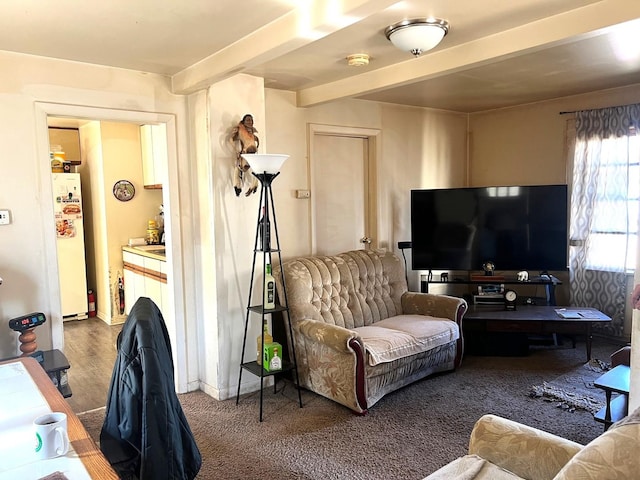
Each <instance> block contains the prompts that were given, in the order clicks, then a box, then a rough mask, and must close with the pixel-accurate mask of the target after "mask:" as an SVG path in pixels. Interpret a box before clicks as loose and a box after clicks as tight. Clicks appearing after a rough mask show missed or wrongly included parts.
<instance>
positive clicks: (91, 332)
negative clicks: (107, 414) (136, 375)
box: [64, 318, 122, 413]
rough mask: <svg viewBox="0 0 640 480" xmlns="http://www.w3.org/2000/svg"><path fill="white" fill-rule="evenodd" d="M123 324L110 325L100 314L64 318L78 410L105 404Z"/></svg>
mask: <svg viewBox="0 0 640 480" xmlns="http://www.w3.org/2000/svg"><path fill="white" fill-rule="evenodd" d="M120 330H122V325H107V324H106V323H105V322H103V321H102V320H100V319H98V318H89V319H87V320H75V321H68V322H64V354H65V356H66V357H67V360H69V365H70V366H71V368H69V370H68V371H67V375H68V378H69V386H70V387H71V391H72V393H73V394H72V395H71V397H69V398H67V402H68V403H69V405H71V408H72V410H73V411H74V412H75V413H80V412H85V411H87V410H93V409H94V408H99V407H104V406H105V405H106V402H107V393H108V391H109V383H110V382H111V372H112V371H113V365H114V363H115V360H116V353H117V352H116V339H117V337H118V334H119V333H120Z"/></svg>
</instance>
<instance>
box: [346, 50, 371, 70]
mask: <svg viewBox="0 0 640 480" xmlns="http://www.w3.org/2000/svg"><path fill="white" fill-rule="evenodd" d="M347 63H348V65H349V66H350V67H363V66H365V65H369V55H367V54H366V53H354V54H352V55H348V56H347Z"/></svg>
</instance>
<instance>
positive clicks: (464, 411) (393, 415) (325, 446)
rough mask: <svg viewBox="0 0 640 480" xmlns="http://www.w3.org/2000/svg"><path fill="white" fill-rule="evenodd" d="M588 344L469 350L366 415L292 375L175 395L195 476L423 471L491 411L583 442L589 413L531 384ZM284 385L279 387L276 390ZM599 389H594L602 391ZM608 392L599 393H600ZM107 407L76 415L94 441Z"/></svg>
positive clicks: (551, 375)
mask: <svg viewBox="0 0 640 480" xmlns="http://www.w3.org/2000/svg"><path fill="white" fill-rule="evenodd" d="M618 348H619V346H618V345H612V344H607V343H602V342H598V341H597V340H596V341H594V348H593V357H594V358H597V359H600V360H604V361H608V360H609V355H610V354H611V353H612V352H614V351H615V350H617V349H618ZM585 363H586V356H585V349H584V344H582V343H578V345H577V347H576V348H575V349H573V348H571V347H569V346H567V347H532V350H531V353H530V354H529V355H528V356H526V357H480V356H477V357H473V356H467V357H466V358H465V359H464V363H463V365H462V367H460V368H459V369H458V370H457V371H456V372H453V373H448V374H443V375H439V376H436V377H431V378H428V379H425V380H423V381H420V382H417V383H415V384H413V385H410V386H408V387H405V388H403V389H401V390H400V391H397V392H395V393H393V394H390V395H387V396H386V397H385V398H383V399H382V400H380V401H379V402H378V403H377V404H376V405H374V406H373V408H371V410H370V411H369V413H368V414H367V415H365V416H356V415H354V414H353V413H351V411H349V410H347V409H346V408H344V407H342V406H340V405H338V404H336V403H333V402H331V401H329V400H326V399H324V398H323V397H319V396H317V395H315V394H313V393H310V392H307V391H304V392H303V402H304V407H303V408H299V406H298V403H297V394H296V391H295V389H294V387H293V386H292V385H291V384H289V383H283V382H281V383H280V384H279V385H278V387H279V391H278V393H277V394H273V388H270V389H268V390H266V391H265V404H264V421H263V422H262V423H260V422H258V405H259V396H258V393H253V394H249V395H245V396H243V397H241V399H240V404H239V405H238V406H236V404H235V399H230V400H225V401H216V400H214V399H212V398H211V397H209V396H207V395H206V394H204V393H202V392H193V393H188V394H184V395H180V401H181V403H182V405H183V408H184V411H185V413H186V415H187V418H188V420H189V423H190V425H191V428H192V430H193V432H194V435H195V437H196V439H197V442H198V446H199V448H200V450H201V452H202V455H203V459H204V462H203V467H202V469H201V471H200V474H199V476H198V478H201V479H214V478H223V479H259V478H270V479H277V480H284V479H309V480H311V479H322V480H327V479H363V480H364V479H366V480H375V479H385V480H394V479H403V480H412V479H416V480H418V479H422V478H423V477H425V476H426V475H428V474H429V473H431V472H433V471H435V470H437V469H438V468H439V467H441V466H442V465H445V464H446V463H448V462H450V461H451V460H453V459H455V458H456V457H458V456H460V455H463V454H465V453H466V450H467V446H468V441H469V434H470V432H471V429H472V427H473V424H474V423H475V421H476V420H477V419H478V418H479V417H480V416H481V415H483V414H485V413H494V414H497V415H501V416H504V417H507V418H510V419H512V420H515V421H518V422H522V423H525V424H527V425H531V426H534V427H536V428H540V429H542V430H546V431H548V432H551V433H554V434H557V435H560V436H563V437H565V438H568V439H570V440H574V441H577V442H579V443H583V444H585V443H588V442H589V441H591V440H592V439H594V438H595V437H597V436H598V435H600V434H601V433H602V431H603V427H602V425H601V424H599V423H596V422H595V421H594V420H593V416H592V414H591V413H590V412H588V411H585V410H575V411H573V412H571V411H568V410H567V409H564V408H558V402H550V401H545V399H543V398H533V397H531V396H530V395H529V392H530V391H531V388H532V387H533V386H535V385H540V384H542V383H543V382H550V381H553V380H555V379H558V378H561V377H562V376H565V377H567V378H569V377H572V376H575V375H574V374H575V373H576V372H579V375H580V374H581V372H582V370H583V369H584V364H585ZM283 385H284V388H282V387H283ZM598 393H599V392H594V395H596V396H597V395H598ZM602 398H604V397H602ZM103 415H104V409H99V410H96V411H92V412H88V413H84V414H80V419H81V420H82V422H83V423H84V424H85V426H86V427H87V429H88V430H89V432H90V433H91V435H92V436H93V437H94V438H95V439H96V440H97V439H98V436H99V430H100V427H101V422H102V418H103Z"/></svg>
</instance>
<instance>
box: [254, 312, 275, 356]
mask: <svg viewBox="0 0 640 480" xmlns="http://www.w3.org/2000/svg"><path fill="white" fill-rule="evenodd" d="M263 336H264V345H267V344H269V343H273V337H272V336H271V334H270V333H269V324H268V323H267V319H266V318H265V319H263V323H262V333H261V334H260V335H258V341H257V346H256V362H257V363H258V365H262V355H263V351H262V337H263Z"/></svg>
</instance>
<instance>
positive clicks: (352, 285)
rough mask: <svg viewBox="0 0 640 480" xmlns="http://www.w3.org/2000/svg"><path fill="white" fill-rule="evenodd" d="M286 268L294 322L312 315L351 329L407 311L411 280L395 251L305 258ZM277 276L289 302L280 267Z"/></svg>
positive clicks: (279, 289) (370, 251)
mask: <svg viewBox="0 0 640 480" xmlns="http://www.w3.org/2000/svg"><path fill="white" fill-rule="evenodd" d="M283 269H284V281H285V285H286V290H287V298H286V301H287V302H288V306H289V317H290V318H291V321H292V322H295V321H296V320H302V319H313V320H318V321H322V322H325V323H330V324H333V325H338V326H341V327H344V328H348V329H352V328H355V327H362V326H365V325H371V324H372V323H375V322H377V321H379V320H382V319H384V318H388V317H392V316H394V315H399V314H401V313H402V307H401V302H400V299H401V297H402V295H403V294H404V293H405V292H406V291H407V282H406V279H405V275H404V267H403V264H402V263H401V262H400V259H399V258H398V257H397V256H396V255H395V254H393V253H391V252H385V251H382V250H353V251H350V252H345V253H341V254H339V255H335V256H323V255H318V256H310V257H301V258H296V259H293V260H289V261H287V262H285V263H284V264H283ZM274 276H275V277H276V283H277V285H278V293H279V295H280V301H281V302H283V303H284V300H285V299H284V298H283V291H282V275H281V272H280V271H279V268H278V267H277V266H276V268H274Z"/></svg>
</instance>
